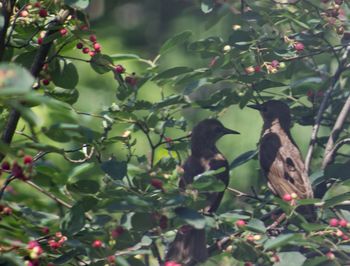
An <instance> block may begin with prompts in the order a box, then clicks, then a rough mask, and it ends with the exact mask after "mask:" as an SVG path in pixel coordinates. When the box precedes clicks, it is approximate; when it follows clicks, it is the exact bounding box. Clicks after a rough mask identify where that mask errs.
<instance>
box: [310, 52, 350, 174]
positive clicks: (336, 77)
mask: <svg viewBox="0 0 350 266" xmlns="http://www.w3.org/2000/svg"><path fill="white" fill-rule="evenodd" d="M349 51H350V46H347V47H346V50H345V52H344V54H343V56H342V58H341V60H340V64H339V66H338V69H337V71H336V72H335V74H334V76H333V78H332V83H331V86H330V87H329V88H328V90H327V91H326V92H325V94H324V97H323V99H322V102H321V105H320V108H319V109H318V112H317V115H316V120H315V124H314V126H313V128H312V133H311V139H310V144H309V148H308V151H307V154H306V157H305V169H306V171H307V172H308V171H309V169H310V164H311V159H312V154H313V151H314V147H315V144H316V138H317V133H318V130H319V128H320V124H321V120H322V116H323V113H324V111H325V110H326V107H327V103H328V100H329V98H330V97H331V94H332V92H333V90H334V89H335V87H336V86H337V84H338V81H339V78H340V75H341V74H342V72H343V71H344V70H345V68H344V66H345V65H346V60H347V57H348V54H349Z"/></svg>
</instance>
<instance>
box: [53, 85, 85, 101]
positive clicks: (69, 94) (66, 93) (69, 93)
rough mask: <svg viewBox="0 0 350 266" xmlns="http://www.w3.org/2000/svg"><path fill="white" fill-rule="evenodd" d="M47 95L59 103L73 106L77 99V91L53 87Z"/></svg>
mask: <svg viewBox="0 0 350 266" xmlns="http://www.w3.org/2000/svg"><path fill="white" fill-rule="evenodd" d="M48 95H50V96H51V97H52V98H54V99H56V100H59V101H61V102H65V103H68V104H73V103H76V102H77V100H78V98H79V91H78V90H76V89H68V90H67V89H63V88H60V87H55V88H54V89H52V90H50V91H48Z"/></svg>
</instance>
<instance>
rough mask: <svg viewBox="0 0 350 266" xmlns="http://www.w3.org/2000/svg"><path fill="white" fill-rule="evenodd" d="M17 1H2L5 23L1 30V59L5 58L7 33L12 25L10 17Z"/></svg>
mask: <svg viewBox="0 0 350 266" xmlns="http://www.w3.org/2000/svg"><path fill="white" fill-rule="evenodd" d="M15 3H16V1H15V0H4V1H1V4H2V8H1V9H2V10H1V11H2V16H3V18H4V22H3V23H4V24H3V26H2V29H1V31H0V61H2V60H3V59H4V55H5V48H6V34H7V30H8V27H9V26H10V19H11V16H12V10H13V8H14V6H15Z"/></svg>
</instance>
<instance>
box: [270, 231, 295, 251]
mask: <svg viewBox="0 0 350 266" xmlns="http://www.w3.org/2000/svg"><path fill="white" fill-rule="evenodd" d="M297 238H299V235H297V234H285V235H279V236H278V237H276V238H272V239H269V240H267V241H266V242H265V244H264V249H265V250H268V249H274V248H277V247H282V246H284V245H286V244H288V243H289V242H291V241H293V240H295V239H297Z"/></svg>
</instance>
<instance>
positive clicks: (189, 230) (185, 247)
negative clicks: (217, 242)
mask: <svg viewBox="0 0 350 266" xmlns="http://www.w3.org/2000/svg"><path fill="white" fill-rule="evenodd" d="M206 242H207V241H206V237H205V230H204V229H195V228H193V227H191V226H188V225H187V226H186V225H185V226H183V227H182V228H180V229H179V232H178V233H177V234H176V237H175V240H174V241H173V242H172V243H171V245H170V248H169V250H168V252H167V254H166V257H165V259H166V261H176V262H178V263H181V265H183V266H193V265H196V264H197V263H199V262H203V261H205V260H206V259H207V258H208V251H207V247H206Z"/></svg>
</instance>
